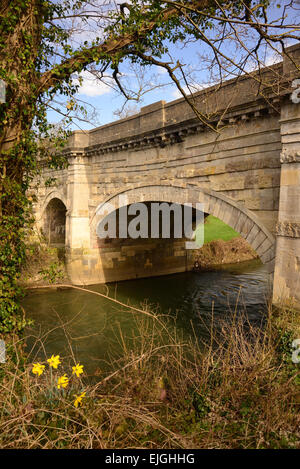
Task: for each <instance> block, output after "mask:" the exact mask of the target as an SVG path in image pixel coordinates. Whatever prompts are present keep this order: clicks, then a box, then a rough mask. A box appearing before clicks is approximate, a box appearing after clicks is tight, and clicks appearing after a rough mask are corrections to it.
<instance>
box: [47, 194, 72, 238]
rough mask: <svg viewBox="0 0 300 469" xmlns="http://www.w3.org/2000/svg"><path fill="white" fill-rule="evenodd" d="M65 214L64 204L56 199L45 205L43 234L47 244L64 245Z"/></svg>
mask: <svg viewBox="0 0 300 469" xmlns="http://www.w3.org/2000/svg"><path fill="white" fill-rule="evenodd" d="M66 212H67V209H66V207H65V204H64V203H63V202H62V201H61V200H59V199H57V198H54V199H52V200H51V201H50V202H49V204H48V205H47V208H46V210H45V215H44V228H43V234H44V236H45V238H46V241H47V242H48V244H58V245H61V244H65V232H66Z"/></svg>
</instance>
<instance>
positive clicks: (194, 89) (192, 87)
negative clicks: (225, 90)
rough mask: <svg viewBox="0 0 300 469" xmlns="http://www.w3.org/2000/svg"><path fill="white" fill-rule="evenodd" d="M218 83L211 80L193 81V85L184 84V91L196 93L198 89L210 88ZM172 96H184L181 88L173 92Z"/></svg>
mask: <svg viewBox="0 0 300 469" xmlns="http://www.w3.org/2000/svg"><path fill="white" fill-rule="evenodd" d="M215 84H216V83H215V82H211V83H193V84H192V85H189V88H190V89H189V88H188V87H187V86H182V89H183V91H184V92H185V93H186V94H187V95H189V94H191V92H192V93H196V92H197V91H201V90H204V89H205V88H209V87H210V86H214V85H215ZM172 96H173V97H174V98H175V99H177V98H182V94H181V93H180V91H179V89H178V88H176V89H175V90H174V91H173V92H172Z"/></svg>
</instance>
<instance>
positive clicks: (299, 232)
mask: <svg viewBox="0 0 300 469" xmlns="http://www.w3.org/2000/svg"><path fill="white" fill-rule="evenodd" d="M276 235H277V236H284V237H285V238H300V222H299V223H298V222H287V221H281V222H278V223H277V225H276Z"/></svg>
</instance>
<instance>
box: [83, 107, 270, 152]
mask: <svg viewBox="0 0 300 469" xmlns="http://www.w3.org/2000/svg"><path fill="white" fill-rule="evenodd" d="M278 104H279V99H278V98H274V99H273V101H272V104H271V105H270V104H268V103H267V102H266V101H260V102H257V103H255V104H254V105H252V106H251V107H247V108H245V107H240V108H235V109H232V110H231V111H230V112H227V113H226V114H225V115H224V117H222V119H221V120H220V116H218V117H215V119H212V120H211V121H210V123H211V124H217V123H218V122H219V127H220V128H222V127H228V126H231V125H239V124H242V123H244V122H246V121H249V120H250V119H257V118H260V117H263V116H266V115H270V114H273V113H274V112H276V109H277V108H278ZM206 129H207V127H206V126H205V124H202V123H201V122H200V121H199V120H198V119H197V118H194V119H189V120H187V121H184V122H179V123H176V124H173V125H168V126H165V127H162V128H160V129H157V130H155V131H151V132H149V133H144V134H140V135H135V136H131V137H124V138H120V139H116V140H115V141H111V142H107V143H99V144H96V145H92V146H89V147H86V148H85V155H86V156H93V155H103V154H106V153H111V152H112V153H115V152H119V151H128V150H131V151H136V150H139V149H141V148H146V147H162V148H163V147H165V146H166V145H170V144H174V143H180V142H183V141H184V140H185V138H186V137H187V136H188V135H192V134H196V133H200V132H204V131H205V130H206Z"/></svg>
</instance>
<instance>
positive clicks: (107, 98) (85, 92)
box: [48, 0, 300, 130]
mask: <svg viewBox="0 0 300 469" xmlns="http://www.w3.org/2000/svg"><path fill="white" fill-rule="evenodd" d="M286 3H289V2H288V1H280V0H278V1H277V2H273V5H272V9H271V16H270V20H274V19H275V18H278V17H280V15H281V12H282V8H283V6H284V5H285V4H286ZM298 3H299V13H300V1H299V2H298ZM279 4H280V8H278V7H277V5H279ZM296 16H297V15H296ZM288 21H289V23H290V24H294V23H293V21H294V22H295V23H296V22H297V23H298V24H299V14H298V17H297V18H296V17H295V16H294V17H293V18H288ZM277 32H278V30H277ZM294 42H295V41H294ZM292 43H293V41H290V42H289V43H287V44H286V45H291V44H292ZM227 47H228V46H227ZM170 53H171V55H172V57H176V58H179V59H180V61H181V63H183V64H184V65H185V67H186V70H187V73H188V74H189V73H190V83H192V85H193V86H194V88H193V91H196V90H198V89H202V88H203V87H206V86H209V85H213V84H215V83H216V81H215V79H214V78H212V77H211V76H210V73H208V69H209V60H208V61H205V60H203V55H205V48H204V46H203V43H202V42H201V43H200V42H199V41H198V42H194V43H188V44H181V43H180V44H176V45H170ZM226 53H227V54H229V55H230V54H232V56H234V54H236V51H235V50H234V49H232V50H230V51H228V50H227V51H226ZM200 54H201V57H202V59H201V60H200V59H199V55H200ZM265 54H266V55H265V57H264V62H265V64H266V65H271V64H272V63H274V62H276V61H278V60H280V56H278V55H277V54H276V53H275V52H274V51H273V50H271V49H269V50H267V51H266V52H265ZM166 58H167V59H168V60H169V58H168V57H166ZM247 67H248V69H249V70H250V69H251V63H250V64H247ZM122 73H123V75H122V76H121V81H122V83H123V85H125V86H128V87H130V88H135V89H139V88H141V89H142V92H144V91H147V92H145V93H144V94H142V96H141V99H140V101H139V102H138V103H136V102H135V101H130V102H129V103H128V104H127V106H129V107H130V108H131V112H132V113H137V112H139V110H140V108H141V107H142V106H146V105H148V104H152V103H154V102H157V101H160V100H165V101H166V102H170V101H173V100H175V99H178V98H180V97H181V94H180V92H179V90H178V89H177V88H176V86H175V84H174V83H172V81H171V79H170V78H169V76H168V74H167V72H166V70H164V69H162V68H160V67H154V68H149V69H146V70H145V71H144V74H145V75H144V76H142V75H141V73H140V72H139V71H138V70H137V69H135V70H134V69H132V68H131V67H128V66H126V65H125V66H123V69H122ZM81 77H82V79H83V82H82V85H81V86H80V88H79V90H78V93H77V95H76V100H78V104H80V105H83V106H84V107H85V108H86V109H87V111H88V118H87V120H88V121H87V122H86V121H83V120H74V121H73V124H71V126H70V127H69V129H71V130H80V129H81V130H89V129H92V128H94V127H96V126H99V125H104V124H107V123H109V122H112V121H115V120H117V119H119V118H120V117H119V115H120V114H119V115H116V111H118V110H120V109H121V108H122V105H123V104H124V97H122V96H120V93H119V92H117V91H115V90H114V88H113V87H112V86H111V85H112V83H111V82H110V80H109V79H108V80H107V82H108V84H104V83H103V82H100V81H99V80H97V79H96V78H95V77H94V76H93V75H92V74H90V73H89V72H87V71H85V72H82V74H81ZM74 80H75V82H76V77H74ZM181 83H182V86H183V87H184V89H185V90H186V91H187V89H186V85H185V84H184V83H183V82H181ZM158 84H160V85H161V86H158ZM58 101H61V98H58ZM62 102H63V100H62ZM53 106H54V107H55V104H54V105H53ZM65 106H66V103H65V102H63V104H62V105H60V109H62V110H65ZM123 116H124V114H123ZM61 118H62V117H61V115H60V114H58V113H57V112H55V111H54V110H50V111H49V112H48V120H49V122H52V123H57V122H59V121H60V120H61Z"/></svg>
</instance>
